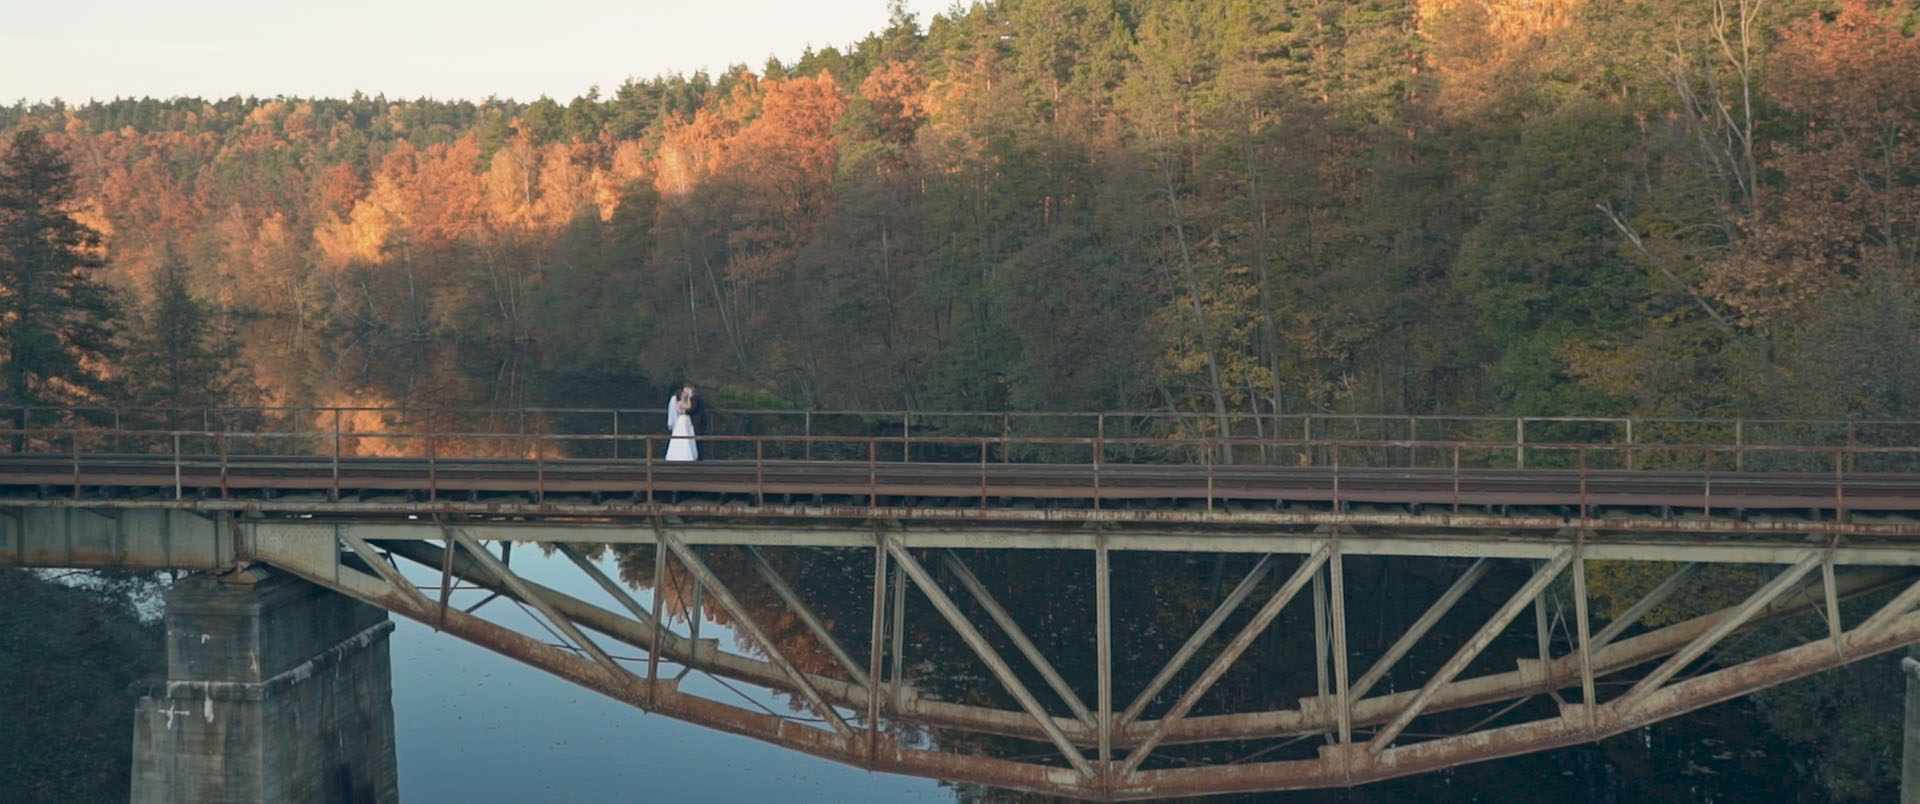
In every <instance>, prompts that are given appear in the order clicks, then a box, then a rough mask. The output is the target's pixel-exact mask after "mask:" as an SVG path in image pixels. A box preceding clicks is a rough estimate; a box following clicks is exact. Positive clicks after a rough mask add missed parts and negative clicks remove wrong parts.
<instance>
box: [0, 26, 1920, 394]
mask: <svg viewBox="0 0 1920 804" xmlns="http://www.w3.org/2000/svg"><path fill="white" fill-rule="evenodd" d="M1915 20H1916V12H1915V9H1914V7H1913V6H1912V5H1910V4H1901V5H1898V6H1887V5H1884V4H1875V3H1869V2H1866V1H1865V0H1849V2H1846V3H1843V4H1839V5H1835V4H1833V3H1822V2H1804V0H1773V2H1764V1H1763V0H1654V1H1652V2H1643V3H1634V4H1614V3H1585V2H1580V1H1579V0H1554V1H1553V2H1544V3H1518V2H1507V0H1419V1H1418V2H1395V1H1394V0H1371V2H1362V3H1345V2H1340V3H1335V2H1312V1H1311V0H1300V1H1299V2H1282V3H1256V2H1244V1H1242V0H1208V1H1206V2H1178V3H1176V2H1158V1H1155V0H1147V1H1145V2H1126V3H1122V2H1107V1H1105V0H1004V1H1003V2H996V3H992V4H976V5H973V6H972V7H970V8H967V9H965V10H959V9H956V10H955V11H953V12H952V13H950V14H949V15H942V16H939V17H936V18H934V19H933V20H932V21H931V22H930V23H929V24H927V25H925V26H924V27H923V26H921V25H920V24H919V22H918V21H917V20H915V19H913V18H911V17H909V16H907V15H905V14H904V13H902V12H900V11H898V9H897V8H896V11H895V14H894V17H893V19H892V20H891V21H890V23H889V24H888V25H887V27H885V28H884V29H883V30H881V31H879V32H877V33H875V34H872V35H871V36H869V37H867V38H866V39H864V40H862V41H860V42H858V43H856V44H853V45H851V46H849V47H847V48H846V49H844V50H841V49H838V48H824V49H820V50H817V51H810V52H809V53H807V54H806V55H805V56H804V57H802V58H800V59H799V60H798V61H796V62H795V63H792V64H784V63H779V62H770V63H768V64H766V65H764V66H763V67H762V68H761V69H759V70H758V71H755V70H751V69H748V68H746V67H740V68H736V69H733V70H731V71H729V72H727V73H726V74H724V75H720V76H717V77H714V76H708V75H705V74H701V73H695V74H692V75H671V76H663V77H656V78H651V79H645V80H629V81H628V82H626V83H625V84H623V85H621V86H620V87H618V88H617V89H615V90H613V91H612V93H611V94H610V95H606V96H602V95H601V94H600V93H599V91H598V90H597V89H596V90H594V91H590V92H588V93H587V94H585V95H583V96H580V97H576V98H574V99H572V100H571V101H569V102H566V103H564V104H562V103H560V102H558V101H555V100H552V99H548V98H541V99H538V100H536V101H533V102H531V103H520V102H514V101H503V100H499V99H488V100H485V101H438V100H426V99H420V100H411V101H403V100H388V99H385V98H381V97H365V96H355V97H351V98H344V99H327V98H289V97H282V98H239V97H235V98H227V99H222V100H212V101H207V100H201V99H195V98H172V99H167V100H157V99H152V98H143V99H137V100H136V99H118V100H113V101H94V102H88V103H85V104H78V103H75V104H68V103H61V102H50V103H37V104H26V103H24V102H23V103H18V104H15V105H14V106H12V107H7V108H0V133H6V134H11V133H13V132H17V131H34V132H39V133H40V134H41V135H42V136H43V137H44V139H45V141H46V144H47V145H48V147H49V148H51V149H53V150H54V151H56V152H57V153H60V154H64V155H65V156H66V158H67V159H69V160H70V161H71V164H72V170H73V187H72V193H71V203H70V205H69V209H70V210H71V213H72V218H73V220H74V221H75V222H76V223H77V224H78V225H80V226H82V227H84V228H85V229H87V230H90V231H92V232H94V233H97V235H98V239H97V242H96V243H95V245H94V247H93V250H92V251H91V252H89V255H90V258H91V259H93V260H96V261H97V262H98V265H97V267H93V268H88V269H86V272H87V273H89V274H91V275H93V276H94V277H95V278H96V279H97V280H98V282H99V283H100V284H101V285H103V286H104V287H105V288H107V289H108V291H110V293H109V294H107V295H110V296H111V297H112V298H110V299H102V300H101V302H102V303H105V302H107V301H117V302H118V303H119V308H118V309H119V310H120V312H119V313H118V314H116V316H113V317H111V318H112V319H113V320H111V321H109V320H107V319H105V318H103V319H102V321H101V323H102V324H103V325H104V326H109V327H111V328H113V329H115V330H117V334H115V335H113V337H111V338H103V339H101V340H102V342H101V343H100V344H99V346H100V347H101V348H102V349H106V350H107V351H103V352H100V353H99V354H100V356H101V359H97V360H86V361H81V362H82V363H83V364H84V365H83V367H82V370H83V373H85V372H92V373H95V374H97V375H98V376H97V377H96V379H99V380H107V379H112V378H115V377H118V378H119V379H122V380H128V381H130V382H131V383H132V384H133V385H135V386H141V385H144V386H147V388H146V393H145V396H146V398H148V400H149V401H156V402H157V401H162V400H163V399H167V398H168V397H167V395H168V394H169V393H177V394H187V395H188V396H189V397H192V398H188V399H184V400H176V401H183V402H188V403H198V402H202V401H206V400H204V399H200V398H198V397H204V396H205V392H204V390H202V389H199V386H202V385H206V383H199V382H195V383H187V384H185V385H182V384H179V383H175V384H173V389H174V390H172V391H168V390H166V389H164V388H156V387H153V386H155V385H156V383H155V382H154V378H140V377H131V376H129V374H130V372H129V371H128V370H127V369H126V366H127V365H130V364H131V363H132V362H133V361H132V358H131V357H130V356H131V355H136V354H141V353H142V351H143V349H144V350H147V351H149V352H150V350H151V349H155V348H184V347H187V346H194V345H195V344H198V345H197V346H195V350H196V353H204V354H203V356H204V357H205V358H206V360H205V361H203V363H204V364H205V365H204V366H203V368H204V371H203V372H202V374H205V372H206V371H216V370H218V371H222V372H224V371H228V370H231V371H232V372H233V373H232V375H231V376H228V375H227V374H222V375H221V376H222V377H223V379H231V380H233V381H232V382H225V381H223V382H220V383H215V385H218V386H219V387H220V390H221V391H222V392H223V393H228V394H233V393H240V394H248V395H252V396H253V397H255V398H256V401H261V402H270V403H280V404H328V403H334V404H340V403H358V404H400V403H406V404H428V403H433V402H456V401H457V402H462V403H467V402H498V403H506V404H535V403H540V402H543V401H549V400H550V399H551V398H552V397H555V396H567V397H570V398H574V399H579V398H580V394H579V393H578V392H573V391H552V390H549V386H552V385H554V384H555V382H557V383H558V384H559V386H560V387H565V380H566V378H592V377H620V378H625V379H624V381H623V382H622V383H615V384H612V386H611V387H606V388H599V389H597V390H595V391H594V392H592V393H590V394H588V396H589V397H594V399H593V401H594V402H596V403H599V404H631V403H634V402H636V401H638V400H636V398H635V397H639V396H641V395H639V394H637V393H634V390H633V389H634V388H635V387H644V388H646V389H647V390H648V393H646V394H645V395H644V402H643V403H642V404H644V406H648V407H651V406H652V405H651V403H652V397H653V396H654V395H655V394H653V393H651V391H652V389H653V388H654V387H666V386H668V385H670V384H673V383H675V382H677V381H679V380H680V379H682V378H690V379H693V380H695V381H697V382H700V383H702V384H703V385H705V386H708V387H713V388H716V389H726V390H727V393H726V394H724V395H723V399H732V400H736V401H738V400H752V401H757V402H759V403H761V404H764V405H768V406H781V407H785V406H792V407H812V408H834V407H839V408H860V407H864V408H888V409H908V410H956V409H957V410H1004V409H1016V410H1018V409H1071V410H1094V409H1103V410H1147V409H1182V410H1192V411H1197V412H1209V413H1219V414H1223V415H1224V414H1226V413H1229V412H1230V413H1236V414H1237V413H1254V412H1263V413H1264V412H1273V413H1299V412H1315V411H1334V412H1365V413H1470V412H1497V413H1503V414H1549V413H1552V414H1586V413H1605V414H1609V415H1620V414H1627V413H1631V414H1636V415H1734V414H1739V415H1795V416H1813V415H1821V416H1851V417H1902V416H1913V415H1916V410H1915V404H1916V402H1915V395H1916V390H1920V389H1915V388H1913V387H1911V384H1912V383H1914V382H1916V379H1915V378H1916V377H1920V372H1915V371H1913V370H1911V362H1912V361H1914V360H1915V357H1914V355H1915V354H1916V353H1915V350H1914V349H1912V348H1910V347H1911V346H1912V345H1913V344H1914V341H1915V333H1914V332H1913V331H1912V324H1911V322H1912V321H1913V318H1914V316H1913V310H1914V305H1915V298H1916V293H1920V288H1916V284H1915V279H1914V277H1915V273H1914V271H1913V270H1912V268H1913V266H1914V261H1915V259H1916V249H1920V143H1916V142H1915V140H1914V136H1913V134H1914V126H1915V124H1916V123H1917V122H1920V78H1916V76H1920V45H1917V44H1916V40H1915V38H1914V35H1913V33H1914V32H1913V28H1914V26H1915ZM164 298H171V299H173V307H172V308H171V309H172V312H171V313H169V315H170V316H172V319H169V320H173V319H177V318H179V316H181V315H188V317H189V318H191V322H190V323H191V324H193V326H190V327H187V328H185V329H184V330H182V329H181V328H179V327H174V328H173V334H172V335H163V334H162V331H163V330H166V329H167V328H166V327H164V326H161V322H160V321H158V320H156V319H155V317H154V313H155V312H157V311H161V310H163V309H168V308H167V307H166V305H164V304H161V303H160V302H159V301H158V300H160V299H164ZM164 317H165V316H163V318H164ZM183 332H184V333H186V334H185V335H183V334H182V333H183ZM103 334H104V333H103ZM188 336H191V337H190V338H189V340H193V341H194V343H185V342H181V338H183V337H188ZM168 338H172V339H173V342H172V344H171V346H169V345H167V339H168ZM345 343H363V344H364V343H432V344H441V345H447V344H451V345H456V346H457V348H458V349H459V351H460V353H461V354H464V355H477V356H480V357H476V358H475V359H472V360H468V361H465V363H464V365H466V366H467V369H466V370H465V371H464V372H461V371H438V372H434V371H428V372H425V373H423V374H422V375H421V376H418V377H414V378H412V379H409V380H407V381H405V382H394V381H390V378H382V379H381V380H375V381H360V380H353V379H352V378H351V373H350V372H340V371H334V370H330V369H328V368H327V366H328V365H330V364H329V363H328V362H327V361H329V360H338V359H340V358H339V354H340V353H341V352H342V351H344V348H343V347H341V346H340V345H341V344H345ZM109 352H111V353H112V354H111V355H109ZM291 354H302V355H308V357H306V358H304V359H290V358H289V355H291ZM500 355H511V356H512V357H511V360H512V361H514V362H515V363H516V370H522V369H524V370H525V371H526V372H528V373H538V374H539V375H540V376H542V377H547V378H551V380H553V382H542V383H533V384H532V386H533V387H532V388H531V389H527V388H523V389H522V390H519V391H510V392H506V393H507V395H508V397H509V398H500V395H501V394H502V393H503V392H501V391H498V390H496V388H495V385H496V384H497V383H496V381H497V380H498V377H499V374H500V367H499V366H497V365H491V364H490V363H489V361H492V362H493V363H498V362H500V361H502V360H505V359H507V358H501V357H500ZM116 358H117V359H116ZM316 361H317V362H316ZM453 362H461V361H453ZM320 377H326V378H330V379H324V380H323V379H318V378H320ZM159 385H167V383H159ZM186 385H192V386H195V388H193V389H189V388H187V387H186ZM61 386H62V387H61V388H59V389H58V390H59V391H60V393H61V394H64V395H65V396H66V398H65V399H63V400H60V401H83V400H84V399H85V398H86V397H87V396H88V395H89V394H95V393H105V392H106V390H105V389H106V388H107V386H106V385H98V384H94V385H90V384H89V383H65V384H61ZM90 387H91V388H96V389H98V390H88V389H89V388H90ZM115 387H118V388H119V389H120V391H119V392H121V393H128V394H132V393H134V391H133V390H131V389H130V388H129V387H128V386H127V384H126V383H121V384H119V385H118V386H115ZM51 393H53V390H52V389H51V386H47V387H45V388H43V389H42V390H41V391H35V392H33V393H31V394H27V393H25V392H23V391H21V390H19V389H14V396H15V398H16V399H24V398H28V397H32V396H34V395H35V394H40V395H46V394H51ZM23 394H25V396H23ZM156 394H157V396H156ZM43 401H54V400H43Z"/></svg>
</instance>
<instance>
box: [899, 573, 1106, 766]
mask: <svg viewBox="0 0 1920 804" xmlns="http://www.w3.org/2000/svg"><path fill="white" fill-rule="evenodd" d="M885 539H886V544H887V554H888V555H890V556H892V557H893V560H894V562H895V563H896V564H898V565H899V566H900V568H901V569H903V570H905V571H906V573H907V575H909V576H912V578H913V582H914V585H916V586H919V587H920V591H921V592H923V593H925V594H926V596H927V600H928V601H930V602H932V603H933V607H934V608H935V609H937V610H938V611H939V612H940V616H942V617H945V618H946V620H947V623H948V624H950V625H952V626H953V630H955V631H958V632H959V633H960V638H961V639H962V640H965V641H966V643H967V646H968V647H971V648H973V652H974V654H976V655H978V656H979V657H980V660H981V661H983V662H986V664H987V668H988V669H989V670H992V671H993V675H994V676H995V677H996V678H998V679H1000V684H1001V685H1002V686H1004V687H1006V689H1007V692H1009V693H1012V694H1013V697H1014V699H1016V700H1018V701H1019V702H1020V708H1022V709H1025V710H1026V711H1027V714H1028V715H1029V716H1031V717H1032V718H1033V720H1034V722H1035V723H1038V724H1039V725H1040V729H1041V730H1042V731H1044V732H1046V735H1047V739H1049V740H1051V741H1053V744H1054V747H1056V748H1058V749H1060V753H1061V754H1062V755H1063V756H1065V757H1066V758H1067V762H1068V763H1070V764H1072V765H1073V769H1074V770H1077V771H1079V772H1080V773H1081V775H1082V776H1085V777H1086V778H1088V779H1092V778H1094V777H1095V774H1094V771H1093V766H1092V765H1090V764H1088V763H1087V758H1086V756H1084V755H1082V754H1081V753H1080V749H1078V748H1075V747H1074V745H1073V742H1072V741H1071V740H1069V739H1067V735H1066V733H1065V732H1062V731H1061V730H1060V725H1059V724H1057V723H1055V722H1053V717H1052V716H1050V715H1048V714H1047V711H1046V710H1045V709H1043V708H1041V706H1040V702H1039V701H1038V700H1036V699H1035V698H1034V697H1033V693H1032V692H1030V691H1028V690H1027V685H1025V684H1022V683H1021V682H1020V679H1019V678H1018V677H1016V676H1015V675H1014V674H1013V668H1011V667H1008V666H1007V663H1006V660H1004V659H1002V658H1000V653H999V652H998V651H995V650H994V649H993V646H992V645H990V644H988V643H987V639H986V637H984V636H981V634H980V630H979V629H977V628H975V627H973V623H971V622H968V621H967V618H966V615H965V614H962V613H961V612H960V608H959V607H958V606H955V605H954V604H953V599H952V598H950V597H947V593H946V592H945V591H944V590H942V589H941V588H940V587H939V586H937V585H935V584H934V582H933V576H931V575H928V574H927V570H926V568H925V567H922V566H921V565H920V562H919V561H918V560H917V559H915V558H914V557H913V555H912V554H910V553H908V552H907V550H906V548H905V547H902V546H900V541H899V540H898V539H896V538H894V537H893V536H890V535H889V536H886V537H885Z"/></svg>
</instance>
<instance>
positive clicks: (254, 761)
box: [132, 567, 400, 804]
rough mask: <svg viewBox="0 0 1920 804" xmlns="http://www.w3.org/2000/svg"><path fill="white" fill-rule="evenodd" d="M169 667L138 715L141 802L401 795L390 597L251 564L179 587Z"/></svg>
mask: <svg viewBox="0 0 1920 804" xmlns="http://www.w3.org/2000/svg"><path fill="white" fill-rule="evenodd" d="M166 630H167V676H166V678H165V679H156V680H153V681H151V682H148V683H147V684H146V685H145V687H146V688H145V689H144V690H142V693H143V695H142V697H141V698H140V701H139V704H138V706H137V709H136V710H135V712H134V722H133V796H132V800H133V802H134V804H185V802H197V803H201V804H223V803H225V802H234V803H236V804H237V803H238V802H260V803H262V804H268V803H270V804H282V803H283V802H284V803H286V804H305V803H306V802H327V803H328V804H333V802H352V803H353V804H360V803H361V802H378V803H380V804H385V803H386V802H397V801H398V800H399V798H400V794H399V765H398V762H397V760H396V758H395V755H394V736H393V677H392V665H391V662H390V661H389V658H388V656H389V653H388V644H387V637H388V634H390V633H391V632H392V631H393V623H392V622H390V621H389V620H388V619H387V613H386V612H385V611H383V610H381V609H379V608H375V607H373V606H369V605H366V604H364V603H361V602H359V601H356V600H353V599H351V598H348V597H345V596H343V595H340V594H338V593H336V592H332V591H329V590H327V589H324V588H322V587H319V586H315V585H313V584H311V583H308V582H306V581H303V580H300V579H298V578H295V577H293V576H291V575H287V574H284V573H280V572H277V571H271V570H267V569H265V568H259V567H254V568H249V569H245V570H241V571H238V572H234V573H229V574H226V575H211V574H194V575H190V576H187V577H185V578H182V579H181V580H180V581H179V583H177V584H176V585H175V586H174V588H173V590H172V591H171V592H170V593H168V595H167V610H166Z"/></svg>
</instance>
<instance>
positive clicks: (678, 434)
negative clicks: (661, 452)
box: [667, 384, 707, 461]
mask: <svg viewBox="0 0 1920 804" xmlns="http://www.w3.org/2000/svg"><path fill="white" fill-rule="evenodd" d="M706 431H707V403H706V400H704V399H701V398H700V395H699V394H696V393H694V392H693V385H692V384H688V385H683V386H681V387H680V393H677V394H674V395H673V398H672V399H669V400H667V432H668V433H671V434H672V435H673V437H672V438H670V439H668V440H667V460H669V461H697V460H700V448H699V447H698V446H696V445H695V444H694V441H693V439H694V436H697V435H699V434H701V433H704V432H706Z"/></svg>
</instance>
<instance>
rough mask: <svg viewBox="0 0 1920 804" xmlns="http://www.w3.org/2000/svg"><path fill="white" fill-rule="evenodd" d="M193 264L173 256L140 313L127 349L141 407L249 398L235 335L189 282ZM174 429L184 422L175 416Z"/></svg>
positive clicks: (132, 388)
mask: <svg viewBox="0 0 1920 804" xmlns="http://www.w3.org/2000/svg"><path fill="white" fill-rule="evenodd" d="M187 272H188V269H187V265H186V263H185V262H183V261H182V260H181V259H180V258H179V257H178V256H177V255H175V256H170V257H169V258H168V259H167V261H166V263H165V264H164V265H163V266H162V267H161V269H160V271H159V272H158V273H157V274H155V276H154V278H153V289H152V296H153V301H152V303H151V304H150V305H149V306H148V307H146V308H145V309H143V310H141V311H139V312H138V313H137V314H136V315H135V316H134V318H135V320H134V322H133V326H132V327H131V329H132V340H131V343H129V344H128V347H127V349H126V354H127V358H128V360H127V364H128V367H129V372H128V376H127V383H126V384H127V391H128V394H129V396H130V397H131V398H132V400H133V402H134V403H135V404H137V405H141V406H146V407H156V408H169V409H177V408H211V407H220V406H225V405H232V404H236V403H238V402H241V401H243V399H242V398H241V392H242V389H243V388H244V382H243V381H242V379H241V378H240V376H239V375H238V372H237V370H236V368H235V366H234V358H235V354H236V352H237V350H236V349H235V346H234V343H233V340H232V336H231V335H230V334H229V333H228V332H226V331H225V330H224V329H223V328H222V327H221V326H220V324H219V321H218V320H217V319H216V318H215V311H214V310H213V309H212V306H211V305H210V304H208V303H207V302H205V301H202V300H200V299H197V298H195V297H194V296H193V293H192V292H191V290H190V289H189V288H188V285H187ZM167 426H168V427H177V426H179V423H178V422H177V421H173V420H172V417H171V416H170V417H169V421H168V422H167Z"/></svg>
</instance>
